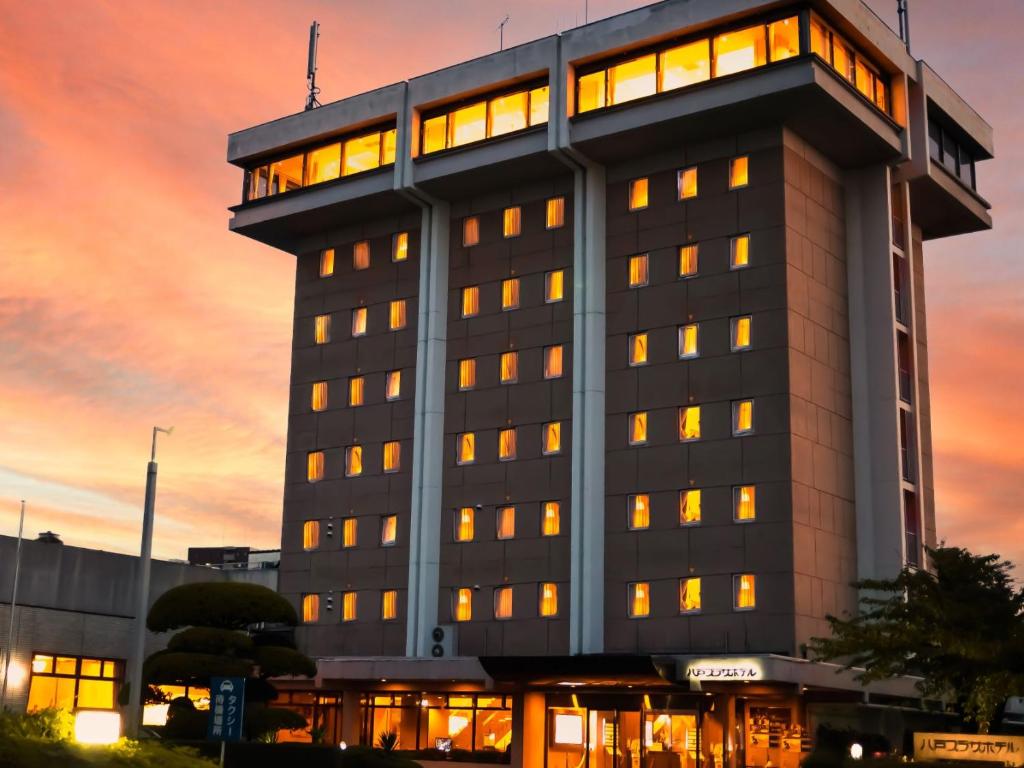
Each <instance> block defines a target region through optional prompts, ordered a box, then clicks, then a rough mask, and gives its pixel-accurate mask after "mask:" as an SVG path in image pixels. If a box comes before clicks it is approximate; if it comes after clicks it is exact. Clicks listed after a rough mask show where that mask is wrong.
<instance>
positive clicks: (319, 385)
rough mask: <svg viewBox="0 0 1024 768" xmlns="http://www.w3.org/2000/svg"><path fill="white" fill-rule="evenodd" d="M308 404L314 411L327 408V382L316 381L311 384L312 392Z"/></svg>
mask: <svg viewBox="0 0 1024 768" xmlns="http://www.w3.org/2000/svg"><path fill="white" fill-rule="evenodd" d="M310 405H311V406H312V408H313V410H314V411H322V410H324V409H326V408H327V382H326V381H317V382H314V384H313V392H312V396H311V398H310Z"/></svg>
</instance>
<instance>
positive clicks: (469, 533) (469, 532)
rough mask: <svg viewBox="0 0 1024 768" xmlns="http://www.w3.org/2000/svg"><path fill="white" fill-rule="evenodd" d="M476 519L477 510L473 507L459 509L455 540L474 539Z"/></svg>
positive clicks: (456, 516) (456, 514)
mask: <svg viewBox="0 0 1024 768" xmlns="http://www.w3.org/2000/svg"><path fill="white" fill-rule="evenodd" d="M475 521H476V510H474V509H473V508H472V507H462V508H461V509H457V510H456V511H455V540H456V541H472V540H473V532H474V523H475Z"/></svg>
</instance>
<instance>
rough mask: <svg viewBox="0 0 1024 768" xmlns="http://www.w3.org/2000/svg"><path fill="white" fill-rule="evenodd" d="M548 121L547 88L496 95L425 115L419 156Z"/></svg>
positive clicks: (539, 86)
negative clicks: (439, 112)
mask: <svg viewBox="0 0 1024 768" xmlns="http://www.w3.org/2000/svg"><path fill="white" fill-rule="evenodd" d="M547 120H548V86H547V85H538V86H536V87H534V88H528V89H522V90H517V91H513V92H512V93H504V94H499V95H497V96H492V97H490V98H486V99H481V100H480V101H477V102H474V103H472V104H467V105H465V106H461V107H457V108H455V109H450V110H448V111H446V112H443V113H441V114H435V115H432V116H428V117H426V118H425V119H424V120H423V125H422V142H421V146H422V154H424V155H429V154H431V153H433V152H440V151H441V150H444V149H451V148H453V147H461V146H464V145H466V144H473V143H475V142H478V141H484V140H485V139H492V138H496V137H498V136H504V135H506V134H509V133H514V132H516V131H521V130H524V129H526V128H528V127H532V126H535V125H543V124H544V123H546V122H547Z"/></svg>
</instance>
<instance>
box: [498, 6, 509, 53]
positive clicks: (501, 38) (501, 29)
mask: <svg viewBox="0 0 1024 768" xmlns="http://www.w3.org/2000/svg"><path fill="white" fill-rule="evenodd" d="M510 18H511V17H510V16H508V15H507V14H506V15H505V18H504V19H502V20H501V23H500V24H499V25H498V50H499V51H504V50H505V25H506V24H508V22H509V19H510Z"/></svg>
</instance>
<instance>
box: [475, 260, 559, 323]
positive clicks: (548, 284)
mask: <svg viewBox="0 0 1024 768" xmlns="http://www.w3.org/2000/svg"><path fill="white" fill-rule="evenodd" d="M519 287H520V279H519V278H518V277H509V278H506V279H505V280H502V281H501V309H502V311H503V312H509V311H511V310H514V309H519ZM564 299H565V270H564V269H556V270H553V271H551V272H545V273H544V303H546V304H554V303H556V302H559V301H563V300H564ZM479 314H480V286H479V285H467V286H466V287H465V288H463V289H462V297H461V300H460V303H459V315H460V316H461V317H462V318H463V319H467V318H470V317H476V316H477V315H479Z"/></svg>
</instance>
